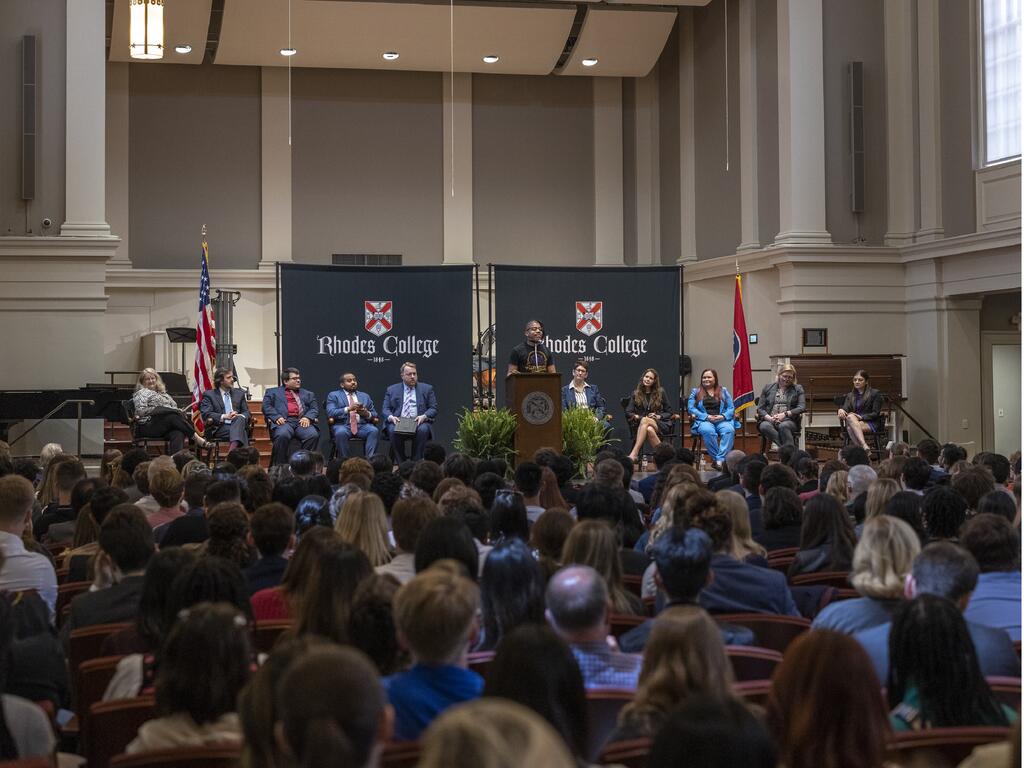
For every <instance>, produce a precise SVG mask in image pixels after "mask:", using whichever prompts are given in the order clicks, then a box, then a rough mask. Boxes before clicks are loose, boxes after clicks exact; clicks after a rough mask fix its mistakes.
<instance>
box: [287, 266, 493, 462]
mask: <svg viewBox="0 0 1024 768" xmlns="http://www.w3.org/2000/svg"><path fill="white" fill-rule="evenodd" d="M277 266H278V269H277V313H278V314H277V338H278V359H277V366H278V372H279V373H280V371H281V370H283V368H284V367H286V366H287V367H294V368H298V369H299V370H300V371H301V372H302V386H303V387H304V388H305V389H309V390H312V391H313V392H315V393H316V396H317V401H318V402H319V403H320V408H321V414H320V419H319V427H320V436H321V450H325V451H329V450H330V443H329V442H328V437H329V433H330V430H329V428H328V426H327V414H326V413H325V412H324V403H325V401H326V400H327V395H328V394H329V393H330V392H332V391H333V390H335V389H339V385H338V380H339V379H340V378H341V375H342V374H343V373H345V372H347V371H351V372H352V373H354V374H355V375H356V378H357V379H358V380H359V390H360V391H362V392H366V393H367V394H369V395H370V398H371V399H372V400H373V405H374V407H375V408H376V409H377V413H378V414H380V413H381V409H382V406H383V399H384V392H385V390H386V389H387V387H389V386H390V385H392V384H396V383H398V382H400V381H401V377H400V375H399V367H400V366H401V364H402V363H404V362H406V361H409V362H413V363H415V364H416V367H417V370H418V372H419V378H420V381H421V382H424V383H426V384H430V385H431V386H433V387H434V391H435V393H436V394H437V401H438V415H437V419H436V420H435V422H434V425H433V431H434V439H435V440H437V441H439V442H441V443H443V444H444V445H450V444H451V441H452V439H453V438H454V437H455V430H456V426H457V417H458V414H459V413H461V411H462V409H463V408H469V407H471V405H472V392H473V341H472V329H473V323H472V305H473V281H472V273H473V269H474V266H473V265H450V266H402V267H362V266H334V265H330V264H282V263H280V262H279V263H278V265H277ZM381 421H382V424H381V427H382V428H383V416H381ZM382 432H383V429H382ZM378 450H380V449H378Z"/></svg>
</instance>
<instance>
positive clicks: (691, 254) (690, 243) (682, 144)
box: [679, 8, 697, 264]
mask: <svg viewBox="0 0 1024 768" xmlns="http://www.w3.org/2000/svg"><path fill="white" fill-rule="evenodd" d="M679 209H680V210H679V263H680V264H685V263H688V262H694V261H696V260H697V183H696V176H695V174H694V146H693V10H692V9H690V8H680V9H679Z"/></svg>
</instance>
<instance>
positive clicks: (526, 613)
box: [476, 539, 544, 651]
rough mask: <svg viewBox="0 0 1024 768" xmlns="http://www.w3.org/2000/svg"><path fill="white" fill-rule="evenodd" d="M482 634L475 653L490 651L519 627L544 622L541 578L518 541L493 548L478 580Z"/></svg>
mask: <svg viewBox="0 0 1024 768" xmlns="http://www.w3.org/2000/svg"><path fill="white" fill-rule="evenodd" d="M480 609H481V621H482V627H481V633H480V640H479V642H478V643H477V645H476V650H478V651H490V650H494V648H496V647H497V645H498V643H499V642H500V641H501V638H502V637H504V636H505V635H506V634H507V633H509V632H511V631H512V630H513V629H515V628H516V627H518V626H519V625H520V624H536V623H540V622H543V621H544V574H543V572H542V571H541V568H540V564H539V563H538V562H537V560H536V559H535V558H534V557H533V554H532V553H531V552H530V548H529V547H528V546H526V544H525V543H524V542H522V541H520V540H519V539H509V540H508V541H503V542H500V543H499V544H497V545H495V547H494V549H492V550H491V551H490V552H489V553H488V555H487V559H486V560H484V569H483V573H482V574H481V577H480Z"/></svg>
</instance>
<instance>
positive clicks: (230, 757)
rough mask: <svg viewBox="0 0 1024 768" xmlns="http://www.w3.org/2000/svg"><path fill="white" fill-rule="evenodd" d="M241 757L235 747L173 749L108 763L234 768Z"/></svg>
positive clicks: (128, 767) (135, 767)
mask: <svg viewBox="0 0 1024 768" xmlns="http://www.w3.org/2000/svg"><path fill="white" fill-rule="evenodd" d="M241 757H242V750H241V747H239V746H237V745H234V746H232V745H224V746H210V747H175V748H174V749H158V750H154V751H152V752H139V753H138V754H134V755H117V756H116V757H115V758H114V759H113V760H111V761H110V768H235V766H237V765H238V764H239V761H240V760H241Z"/></svg>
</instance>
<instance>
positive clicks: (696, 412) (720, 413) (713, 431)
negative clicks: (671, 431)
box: [686, 368, 736, 469]
mask: <svg viewBox="0 0 1024 768" xmlns="http://www.w3.org/2000/svg"><path fill="white" fill-rule="evenodd" d="M686 409H687V410H688V411H689V412H690V415H691V416H693V427H692V429H695V430H697V433H698V434H699V435H700V436H701V439H702V440H703V441H704V447H705V448H707V450H708V455H709V456H710V457H711V467H712V468H713V469H721V468H722V463H723V462H724V461H725V454H727V453H728V452H729V451H731V450H732V441H733V438H734V437H735V436H736V427H735V426H734V425H733V423H732V419H733V416H734V414H735V411H734V410H733V405H732V395H730V394H729V390H727V389H726V388H725V387H723V386H721V385H720V384H719V383H718V371H716V370H714V369H713V368H705V369H704V372H703V373H701V375H700V386H699V387H697V388H696V389H694V390H693V391H692V392H690V400H689V402H688V403H687V404H686Z"/></svg>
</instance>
